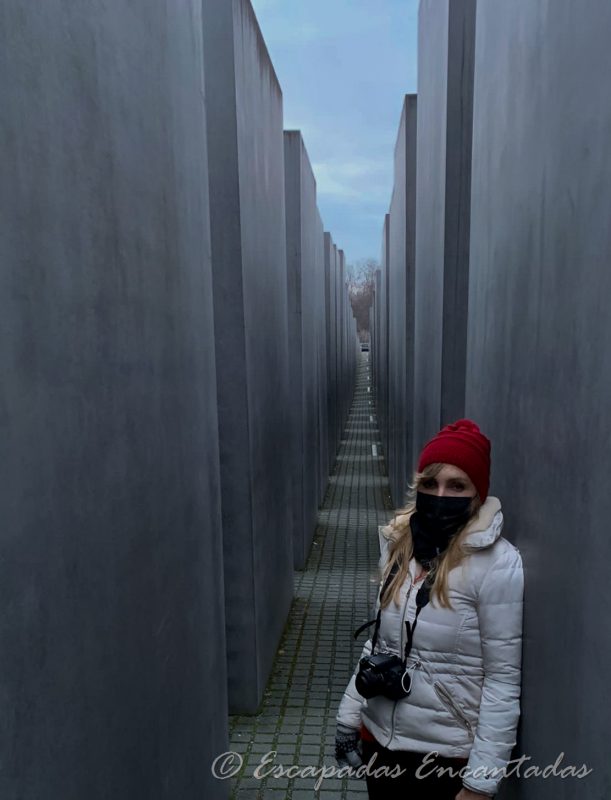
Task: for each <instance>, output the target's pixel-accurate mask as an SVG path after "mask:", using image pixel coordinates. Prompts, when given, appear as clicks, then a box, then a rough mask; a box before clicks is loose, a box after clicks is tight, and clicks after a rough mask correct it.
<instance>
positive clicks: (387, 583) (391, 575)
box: [354, 561, 399, 653]
mask: <svg viewBox="0 0 611 800" xmlns="http://www.w3.org/2000/svg"><path fill="white" fill-rule="evenodd" d="M398 570H399V564H398V563H397V562H396V561H395V563H394V564H393V565H392V568H391V570H390V572H389V574H388V577H387V578H386V580H385V581H384V586H382V590H381V591H380V594H379V597H380V600H381V599H382V597H383V596H384V592H385V591H386V590H387V589H388V587H389V586H390V582H391V581H392V579H393V578H394V577H395V575H396V574H397V572H398ZM381 616H382V609H381V608H380V609H379V610H378V613H377V616H376V617H375V619H370V620H369V622H365V623H364V624H363V625H361V627H360V628H357V630H356V631H355V632H354V638H355V639H356V638H357V637H358V636H359V634H360V633H362V631H364V630H365V628H368V627H369V626H370V625H373V624H374V622H375V629H374V632H373V638H372V640H371V652H372V653H373V651H374V650H375V646H376V642H377V640H378V631H379V629H380V618H381Z"/></svg>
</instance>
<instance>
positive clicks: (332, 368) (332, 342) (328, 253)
mask: <svg viewBox="0 0 611 800" xmlns="http://www.w3.org/2000/svg"><path fill="white" fill-rule="evenodd" d="M323 246H324V259H325V307H326V311H327V316H326V332H327V334H326V340H327V352H328V354H329V357H328V360H327V385H328V393H327V398H328V401H327V415H328V421H329V429H328V434H329V436H328V438H329V470H330V469H331V468H332V466H333V464H334V463H335V456H336V453H337V448H338V446H339V435H338V434H339V431H338V427H337V424H336V420H337V395H336V389H335V387H336V384H337V360H336V341H337V326H336V324H335V302H336V301H335V298H336V294H337V283H336V280H335V245H334V244H333V237H332V236H331V234H330V233H329V232H327V231H325V234H324V242H323Z"/></svg>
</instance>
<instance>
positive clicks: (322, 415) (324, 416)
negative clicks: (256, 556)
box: [316, 211, 331, 506]
mask: <svg viewBox="0 0 611 800" xmlns="http://www.w3.org/2000/svg"><path fill="white" fill-rule="evenodd" d="M316 228H317V230H316V272H317V278H316V285H317V287H318V294H317V299H316V352H317V369H318V495H317V501H318V505H319V506H320V504H321V502H322V500H323V497H324V496H325V492H326V490H327V484H328V481H329V473H330V472H331V465H330V463H329V460H330V455H329V411H328V401H327V398H328V396H329V384H328V382H327V375H328V367H327V364H328V360H329V351H328V341H327V313H328V306H327V282H326V271H325V233H324V225H323V221H322V218H321V216H320V212H318V211H317V219H316Z"/></svg>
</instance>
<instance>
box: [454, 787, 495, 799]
mask: <svg viewBox="0 0 611 800" xmlns="http://www.w3.org/2000/svg"><path fill="white" fill-rule="evenodd" d="M482 797H490V795H489V794H481V793H480V792H473V791H472V790H471V789H467V787H466V786H463V788H462V789H461V790H460V792H459V793H458V794H457V795H456V797H455V799H454V800H482Z"/></svg>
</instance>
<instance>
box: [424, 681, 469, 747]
mask: <svg viewBox="0 0 611 800" xmlns="http://www.w3.org/2000/svg"><path fill="white" fill-rule="evenodd" d="M433 686H434V687H435V691H436V692H437V694H438V696H439V697H440V698H441V700H442V701H443V700H445V702H446V705H449V706H450V709H451V711H453V712H454V716H455V717H457V718H458V719H459V721H460V722H462V723H463V725H464V726H465V727H466V728H467V730H468V731H469V733H471V734H472V733H473V726H472V725H471V723H470V722H469V720H468V719H467V717H466V716H465V713H464V711H463V710H462V709H461V708H460V707H459V706H458V705H457V703H456V702H455V700H454V698H453V697H452V695H451V694H450V693H449V692H448V690H447V689H446V687H445V686H444V685H443V684H442V683H440V682H439V681H435V682H434V683H433Z"/></svg>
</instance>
